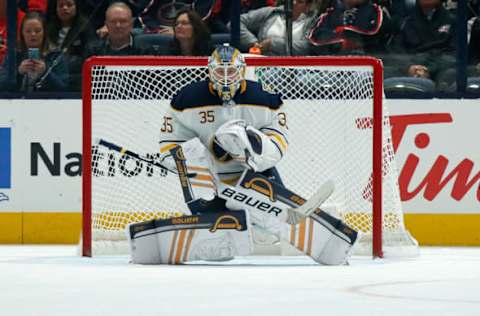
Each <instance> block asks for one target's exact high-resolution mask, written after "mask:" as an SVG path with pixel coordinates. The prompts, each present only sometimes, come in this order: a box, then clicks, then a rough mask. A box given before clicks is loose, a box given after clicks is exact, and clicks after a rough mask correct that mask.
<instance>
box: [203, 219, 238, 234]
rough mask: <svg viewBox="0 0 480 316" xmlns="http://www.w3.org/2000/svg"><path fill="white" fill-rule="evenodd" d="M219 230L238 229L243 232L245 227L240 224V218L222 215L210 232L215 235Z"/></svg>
mask: <svg viewBox="0 0 480 316" xmlns="http://www.w3.org/2000/svg"><path fill="white" fill-rule="evenodd" d="M218 229H236V230H242V229H243V226H242V224H240V221H239V220H238V218H236V217H235V216H233V215H222V216H220V217H219V218H217V220H216V221H215V224H213V226H212V227H211V228H210V232H211V233H214V232H216V231H217V230H218Z"/></svg>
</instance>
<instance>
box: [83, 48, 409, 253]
mask: <svg viewBox="0 0 480 316" xmlns="http://www.w3.org/2000/svg"><path fill="white" fill-rule="evenodd" d="M246 62H247V65H248V67H247V78H248V79H251V80H258V81H260V82H261V83H262V85H263V87H264V88H265V89H268V90H271V91H275V92H278V93H281V95H282V98H283V100H284V110H283V111H284V112H285V113H286V118H287V121H286V123H287V126H288V130H289V148H288V150H287V154H286V156H285V157H284V159H283V160H282V161H281V162H280V163H279V165H278V166H277V169H278V171H279V173H280V176H281V178H282V180H283V182H284V184H285V185H286V186H287V187H288V188H289V189H291V190H292V191H294V192H296V193H298V194H299V195H301V196H303V197H304V198H307V199H308V198H309V196H310V195H312V194H313V193H314V192H315V190H316V189H317V188H318V187H319V185H320V184H321V183H323V182H324V181H325V180H327V179H333V180H334V182H335V192H334V193H333V195H332V196H331V198H329V200H328V201H327V203H326V205H327V206H326V208H327V211H328V210H329V211H330V212H334V213H336V215H337V216H340V217H341V218H342V219H343V220H344V221H345V222H346V223H348V224H349V225H351V226H352V227H354V228H355V229H357V230H360V231H362V232H363V233H364V234H363V237H362V240H361V241H360V243H359V244H360V245H361V246H359V247H358V248H359V250H360V252H363V253H364V254H365V252H368V253H370V254H373V255H374V256H378V257H382V256H383V253H386V254H387V255H405V254H406V255H414V254H416V251H417V249H418V247H417V243H416V241H415V240H414V239H413V238H412V237H411V236H410V234H409V233H408V232H407V231H406V229H405V226H404V221H403V213H402V208H401V202H400V197H399V190H398V184H397V179H398V176H397V170H396V166H395V160H394V152H393V146H392V141H391V136H390V135H391V131H390V124H389V120H388V115H387V112H386V107H385V105H384V104H383V102H382V99H383V84H382V78H383V69H382V64H381V62H380V61H379V60H377V59H374V58H368V57H293V58H292V57H251V58H247V60H246ZM206 66H207V58H201V57H198V58H195V57H190V58H189V57H94V58H91V59H89V60H88V61H87V62H86V63H85V65H84V70H83V71H84V73H83V75H84V76H83V78H84V87H83V234H82V253H83V255H84V256H91V255H94V254H116V253H128V243H127V241H126V233H125V226H126V225H127V224H128V223H130V222H138V221H143V220H148V219H152V218H166V217H171V216H176V215H180V214H181V213H183V212H187V211H188V208H187V206H186V205H185V203H184V202H183V196H182V193H181V190H180V184H179V180H178V179H177V176H176V175H174V174H171V173H165V172H164V170H162V169H160V168H158V167H155V166H152V165H151V164H148V163H145V162H144V161H141V160H138V159H136V158H133V157H131V156H129V155H121V154H119V153H118V152H115V151H111V150H109V149H108V148H105V147H103V146H101V145H98V144H96V140H98V139H103V140H106V141H108V142H112V143H115V144H117V145H119V146H121V147H123V148H126V149H128V150H131V151H133V152H136V153H138V154H140V155H142V156H144V157H147V158H149V159H155V158H157V157H158V152H159V144H158V141H159V139H158V138H159V130H160V129H161V128H162V124H164V115H165V111H166V109H167V108H168V106H169V101H170V99H171V98H172V96H173V95H174V94H175V93H176V92H177V91H178V90H179V89H181V88H182V87H183V86H185V85H187V84H189V83H191V82H195V81H198V80H203V79H206V78H208V76H207V67H206ZM297 231H298V230H297Z"/></svg>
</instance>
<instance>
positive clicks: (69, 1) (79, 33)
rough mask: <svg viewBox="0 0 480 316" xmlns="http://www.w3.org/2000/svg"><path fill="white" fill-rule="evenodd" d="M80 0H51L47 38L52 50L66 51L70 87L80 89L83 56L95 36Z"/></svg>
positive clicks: (48, 12)
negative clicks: (82, 12)
mask: <svg viewBox="0 0 480 316" xmlns="http://www.w3.org/2000/svg"><path fill="white" fill-rule="evenodd" d="M79 2H80V1H79V0H51V1H49V4H48V11H47V38H48V42H49V43H50V50H58V51H61V52H62V53H65V60H66V62H67V64H68V66H69V73H70V87H71V88H73V89H74V90H79V88H80V86H81V70H82V64H83V56H84V52H85V49H86V47H87V44H88V43H89V42H90V41H92V40H93V39H94V38H95V32H94V31H93V29H92V28H90V26H89V24H88V20H87V19H86V18H85V17H83V15H81V13H80V7H79Z"/></svg>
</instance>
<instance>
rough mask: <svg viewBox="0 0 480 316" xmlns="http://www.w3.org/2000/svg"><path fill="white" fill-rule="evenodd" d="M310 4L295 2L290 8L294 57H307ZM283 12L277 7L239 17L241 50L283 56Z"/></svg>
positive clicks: (301, 0)
mask: <svg viewBox="0 0 480 316" xmlns="http://www.w3.org/2000/svg"><path fill="white" fill-rule="evenodd" d="M312 2H313V0H294V1H293V8H292V20H293V23H292V33H293V34H292V39H293V45H292V46H293V51H292V53H293V55H308V53H309V43H308V40H307V38H306V34H307V33H308V30H309V29H310V27H311V23H312V21H313V14H311V5H312ZM285 33H286V21H285V10H284V7H283V6H280V7H264V8H260V9H257V10H252V11H250V12H248V13H245V14H242V15H241V16H240V47H241V49H242V50H243V51H248V50H249V49H250V48H252V47H255V48H258V49H260V50H261V52H262V54H264V55H285V54H286V44H287V43H286V36H285Z"/></svg>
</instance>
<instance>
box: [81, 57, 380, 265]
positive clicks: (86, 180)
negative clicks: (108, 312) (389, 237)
mask: <svg viewBox="0 0 480 316" xmlns="http://www.w3.org/2000/svg"><path fill="white" fill-rule="evenodd" d="M246 63H247V65H248V66H254V67H256V66H264V65H271V66H278V67H282V66H294V67H296V66H299V67H309V66H332V67H334V66H339V67H349V66H366V67H371V68H372V73H373V100H372V101H373V118H372V121H371V122H372V124H373V128H372V133H373V147H372V162H373V166H372V181H371V185H372V186H373V188H372V195H373V202H372V208H373V214H372V216H373V219H372V226H373V227H372V255H373V257H383V250H382V212H383V210H382V165H383V163H384V158H383V155H382V151H383V144H382V142H383V135H382V131H383V128H382V126H383V124H384V113H383V66H382V62H381V61H380V60H378V59H375V58H371V57H363V56H362V57H357V56H355V57H354V56H348V57H326V56H325V57H324V56H319V57H247V58H246ZM206 64H207V58H206V57H174V56H159V57H152V56H125V57H92V58H90V59H88V60H87V61H86V62H85V63H84V68H83V166H82V167H83V180H82V190H83V197H82V211H83V228H82V238H81V240H82V242H81V252H82V255H83V256H92V137H91V134H92V93H91V92H92V69H93V67H95V66H106V67H108V66H119V65H121V66H135V67H136V66H141V67H162V66H166V67H168V66H198V67H205V66H206ZM377 127H380V128H377Z"/></svg>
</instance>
